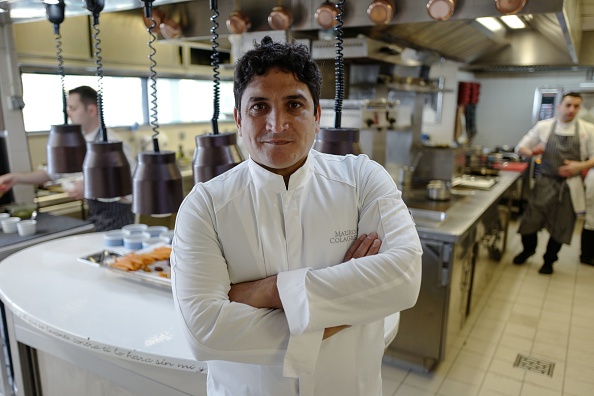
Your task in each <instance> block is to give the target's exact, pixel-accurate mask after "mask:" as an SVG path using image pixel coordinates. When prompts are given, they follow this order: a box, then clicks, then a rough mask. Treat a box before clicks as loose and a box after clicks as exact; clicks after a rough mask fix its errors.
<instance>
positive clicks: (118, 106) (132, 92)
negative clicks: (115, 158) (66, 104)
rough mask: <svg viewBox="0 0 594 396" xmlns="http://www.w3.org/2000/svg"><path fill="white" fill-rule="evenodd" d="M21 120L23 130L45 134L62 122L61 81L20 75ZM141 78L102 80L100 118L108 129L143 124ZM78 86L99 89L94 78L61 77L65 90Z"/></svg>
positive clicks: (37, 75) (43, 75) (46, 75)
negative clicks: (21, 87)
mask: <svg viewBox="0 0 594 396" xmlns="http://www.w3.org/2000/svg"><path fill="white" fill-rule="evenodd" d="M21 79H22V83H23V100H24V102H25V107H24V108H23V119H24V123H25V131H27V132H33V131H48V130H49V129H50V126H51V125H61V124H63V123H64V115H63V113H62V82H61V78H60V76H58V75H55V74H38V73H23V74H21ZM143 84H144V82H143V79H142V78H140V77H103V79H102V85H103V118H104V119H105V124H106V126H107V127H115V126H120V127H121V126H132V125H134V124H136V123H138V124H143V123H145V122H144V112H143V106H145V104H143ZM81 85H88V86H90V87H92V88H94V89H98V78H97V77H96V76H74V75H67V76H65V77H64V86H65V88H66V91H68V90H70V89H73V88H76V87H78V86H81Z"/></svg>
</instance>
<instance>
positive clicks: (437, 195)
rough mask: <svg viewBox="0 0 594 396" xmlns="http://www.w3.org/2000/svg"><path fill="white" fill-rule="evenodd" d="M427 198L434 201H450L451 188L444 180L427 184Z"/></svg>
mask: <svg viewBox="0 0 594 396" xmlns="http://www.w3.org/2000/svg"><path fill="white" fill-rule="evenodd" d="M427 198H429V199H430V200H432V201H447V200H448V199H450V188H449V186H448V185H447V184H446V182H445V181H443V180H431V181H430V182H429V183H428V184H427Z"/></svg>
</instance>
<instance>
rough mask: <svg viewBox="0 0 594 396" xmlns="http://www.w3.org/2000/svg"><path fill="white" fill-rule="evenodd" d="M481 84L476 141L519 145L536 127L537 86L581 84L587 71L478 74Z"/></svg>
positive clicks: (492, 147)
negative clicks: (534, 107) (535, 94)
mask: <svg viewBox="0 0 594 396" xmlns="http://www.w3.org/2000/svg"><path fill="white" fill-rule="evenodd" d="M475 81H477V82H479V83H480V84H481V93H480V98H479V104H478V106H477V131H478V132H477V135H476V137H475V138H474V139H473V141H472V144H473V145H474V144H476V145H481V146H483V147H488V148H491V149H494V148H495V147H496V146H500V145H512V146H515V145H516V144H517V143H518V142H519V141H520V139H521V138H522V136H524V134H525V133H526V132H528V130H529V129H530V128H531V127H532V125H533V123H532V107H533V104H534V93H535V90H536V88H537V87H543V86H577V85H579V83H581V82H585V81H586V72H585V71H575V72H569V71H567V72H546V73H545V72H543V73H522V74H507V73H492V74H476V80H475Z"/></svg>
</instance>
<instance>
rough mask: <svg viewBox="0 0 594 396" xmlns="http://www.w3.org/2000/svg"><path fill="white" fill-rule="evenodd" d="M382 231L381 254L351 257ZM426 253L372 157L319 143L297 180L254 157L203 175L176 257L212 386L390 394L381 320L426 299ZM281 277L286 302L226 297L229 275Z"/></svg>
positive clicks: (217, 389)
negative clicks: (335, 151)
mask: <svg viewBox="0 0 594 396" xmlns="http://www.w3.org/2000/svg"><path fill="white" fill-rule="evenodd" d="M373 231H375V232H377V233H378V235H379V238H380V239H381V240H382V246H381V249H380V252H379V253H378V254H377V255H374V256H369V257H364V258H360V259H351V260H350V261H348V262H345V263H341V262H342V260H343V258H344V255H345V253H346V251H347V249H348V248H349V247H350V245H351V243H352V242H353V241H354V240H355V239H356V238H357V236H358V235H360V234H362V233H365V234H368V233H370V232H373ZM421 255H422V248H421V244H420V241H419V237H418V234H417V232H416V229H415V226H414V223H413V220H412V218H411V216H410V214H409V212H408V210H407V208H406V206H405V204H404V202H403V201H402V199H401V194H400V192H399V191H398V190H397V189H396V186H395V184H394V182H393V180H392V178H391V177H390V176H389V175H388V173H387V172H386V170H385V169H384V168H382V167H381V166H380V165H379V164H377V163H376V162H373V161H371V160H370V159H369V158H368V157H367V156H365V155H359V156H353V155H348V156H345V157H343V156H333V155H328V154H322V153H319V152H317V151H315V150H311V151H310V154H309V155H308V158H307V161H306V162H305V164H304V165H303V166H302V167H301V168H300V169H298V170H297V171H296V172H295V173H294V174H293V175H292V176H291V178H290V182H289V186H288V188H286V187H285V183H284V180H283V177H282V176H280V175H277V174H274V173H271V172H269V171H267V170H265V169H264V168H262V167H261V166H259V165H258V164H256V163H255V162H254V161H253V160H251V159H249V160H248V161H245V162H243V163H241V164H240V165H238V166H236V167H235V168H233V169H231V170H230V171H228V172H226V173H224V174H223V175H221V176H219V177H216V178H214V179H212V180H210V181H208V182H206V183H199V184H197V185H196V186H195V187H194V189H193V190H192V191H191V192H190V194H188V196H187V197H186V199H185V200H184V202H183V203H182V205H181V207H180V209H179V212H178V215H177V219H176V225H175V236H174V238H173V252H172V255H171V267H172V285H173V294H174V301H175V306H176V309H177V311H178V312H179V314H180V316H181V318H182V320H183V328H184V329H185V331H186V335H187V338H188V340H189V344H190V347H191V348H192V351H193V354H194V356H195V357H196V358H197V359H198V360H202V361H208V381H207V388H208V394H209V395H217V396H220V395H225V396H227V395H228V396H239V395H254V396H267V395H269V396H281V395H282V396H290V395H301V396H304V395H320V396H327V395H341V396H348V395H353V396H360V395H365V396H372V395H381V374H380V371H381V358H382V355H383V351H384V342H383V339H384V317H386V316H388V315H390V314H393V313H395V312H398V311H402V310H404V309H407V308H410V307H412V306H413V305H414V304H415V302H416V300H417V296H418V293H419V288H420V282H421ZM275 274H278V278H277V286H278V289H279V294H280V297H281V300H282V303H283V307H284V310H278V309H276V310H275V309H257V308H253V307H251V306H248V305H246V304H240V303H234V302H230V301H229V297H228V292H229V290H230V284H231V283H239V282H245V281H251V280H256V279H262V278H265V277H268V276H271V275H275ZM343 324H348V325H352V327H350V328H348V329H345V330H342V331H341V332H339V333H337V334H335V335H334V336H332V337H330V338H328V339H326V340H324V341H322V336H323V332H324V329H325V328H327V327H332V326H338V325H343Z"/></svg>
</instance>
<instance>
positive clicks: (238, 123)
mask: <svg viewBox="0 0 594 396" xmlns="http://www.w3.org/2000/svg"><path fill="white" fill-rule="evenodd" d="M233 118H234V119H235V126H236V127H237V134H238V135H239V136H240V137H241V116H240V115H239V111H238V110H237V107H234V108H233Z"/></svg>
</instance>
